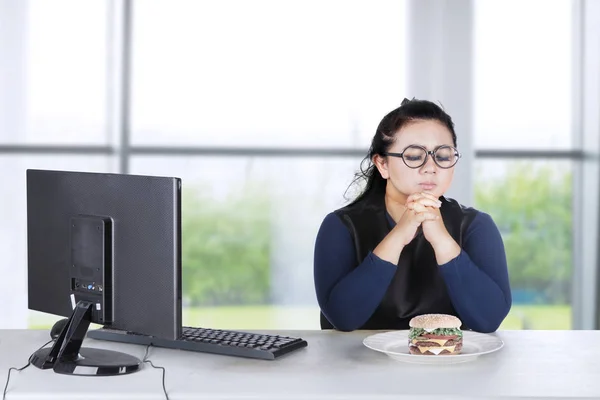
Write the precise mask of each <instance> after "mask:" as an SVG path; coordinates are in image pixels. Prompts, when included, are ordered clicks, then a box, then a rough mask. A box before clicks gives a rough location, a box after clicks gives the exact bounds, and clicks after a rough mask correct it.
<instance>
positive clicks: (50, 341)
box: [2, 339, 54, 400]
mask: <svg viewBox="0 0 600 400" xmlns="http://www.w3.org/2000/svg"><path fill="white" fill-rule="evenodd" d="M53 341H54V339H51V340H49V341H47V342H46V343H44V344H43V345H42V347H40V348H39V349H37V350H36V351H35V352H38V351H40V350H41V349H43V348H44V347H46V346H47V345H48V343H52V342H53ZM29 359H30V360H31V357H29ZM30 365H31V361H27V365H25V366H24V367H21V368H16V367H10V368H9V369H8V376H7V377H6V385H5V386H4V393H3V394H2V400H6V389H8V382H10V371H12V370H15V371H17V372H21V371H23V370H24V369H25V368H27V367H29V366H30Z"/></svg>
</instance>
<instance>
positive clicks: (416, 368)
mask: <svg viewBox="0 0 600 400" xmlns="http://www.w3.org/2000/svg"><path fill="white" fill-rule="evenodd" d="M270 333H273V332H270ZM282 333H284V334H287V335H293V336H299V337H302V338H305V339H306V340H307V341H308V347H307V348H305V349H302V350H300V351H297V352H295V353H292V354H290V355H287V356H284V357H283V358H281V359H279V360H275V361H262V360H251V359H244V358H236V357H227V356H218V355H211V354H204V353H194V352H184V351H179V350H167V349H157V348H151V349H150V359H151V360H152V361H153V362H154V363H155V365H159V366H164V367H166V369H167V375H166V388H167V392H168V393H169V397H170V398H171V399H217V400H225V399H245V400H247V399H257V400H258V399H266V400H271V399H311V400H313V399H336V400H338V399H353V400H354V399H392V398H393V399H409V398H410V399H415V398H418V399H434V398H435V399H454V398H459V397H460V398H465V397H472V398H511V399H514V398H529V399H530V398H553V399H555V398H570V399H574V398H594V399H600V331H522V332H521V331H504V332H498V333H497V334H498V335H499V336H500V337H501V338H502V339H503V340H504V342H505V346H504V348H503V349H502V350H500V351H499V352H496V353H492V354H489V355H485V356H482V357H480V358H479V359H477V360H475V361H473V362H469V363H464V364H455V365H445V366H443V365H414V364H406V363H402V362H399V361H396V360H393V359H391V358H389V357H388V356H386V355H385V354H382V353H378V352H375V351H373V350H370V349H368V348H366V347H364V346H363V344H362V339H363V338H364V337H366V336H368V335H370V334H372V333H374V332H367V331H362V332H352V333H342V332H334V331H285V332H282ZM47 340H49V335H48V331H35V330H30V331H27V330H0V377H2V378H1V379H0V384H1V389H3V388H4V384H5V382H6V372H7V370H8V368H9V367H10V366H15V367H21V366H23V365H25V364H26V363H27V359H28V357H29V355H30V354H31V353H32V352H33V351H35V350H36V349H37V348H38V347H39V346H41V345H42V344H43V343H44V342H46V341H47ZM84 345H85V346H88V347H98V348H107V349H113V350H118V351H123V352H126V353H129V354H132V355H135V356H138V357H139V358H140V359H141V358H142V356H143V355H144V350H145V347H143V346H137V345H129V344H122V343H110V342H102V341H96V340H91V339H86V341H85V342H84ZM162 398H164V394H163V391H162V386H161V371H160V370H156V369H153V368H151V367H150V366H149V365H148V364H145V365H144V369H143V370H142V371H140V372H137V373H134V374H130V375H124V376H117V377H77V376H65V375H59V374H55V373H54V372H53V371H52V370H39V369H37V368H35V367H32V366H30V367H29V368H27V369H26V370H24V371H22V372H14V371H13V372H12V374H11V379H10V385H9V387H8V392H7V399H61V400H69V399H109V400H116V399H162Z"/></svg>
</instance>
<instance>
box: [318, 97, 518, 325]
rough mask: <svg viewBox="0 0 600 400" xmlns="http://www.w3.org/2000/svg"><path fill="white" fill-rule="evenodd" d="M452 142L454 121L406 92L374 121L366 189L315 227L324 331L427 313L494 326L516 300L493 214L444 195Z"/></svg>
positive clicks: (453, 156) (453, 158)
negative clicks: (400, 100) (408, 95)
mask: <svg viewBox="0 0 600 400" xmlns="http://www.w3.org/2000/svg"><path fill="white" fill-rule="evenodd" d="M456 146H457V144H456V134H455V132H454V123H453V122H452V119H451V118H450V116H449V115H448V114H446V113H445V112H444V111H443V110H442V109H441V108H440V107H439V106H437V105H436V104H434V103H432V102H429V101H423V100H414V99H413V100H406V99H405V100H404V101H403V102H402V105H401V106H400V107H399V108H397V109H395V110H394V111H392V112H390V113H389V114H388V115H386V116H385V117H384V118H383V120H382V121H381V122H380V124H379V126H378V128H377V132H376V133H375V136H374V137H373V141H372V143H371V148H370V150H369V154H368V155H367V157H366V158H365V161H367V162H368V163H369V168H368V169H366V171H364V172H363V173H362V174H359V175H358V178H361V177H362V178H364V179H366V185H365V189H364V191H363V192H362V193H361V194H360V195H359V196H358V197H357V198H356V199H355V200H354V201H353V202H352V203H351V204H349V205H348V206H346V207H343V208H341V209H339V210H336V211H334V212H332V213H330V214H329V215H327V216H326V217H325V219H324V221H323V223H322V225H321V228H320V229H319V233H318V235H317V239H316V244H315V260H314V279H315V289H316V294H317V300H318V302H319V306H320V307H321V327H322V328H323V329H327V328H336V329H338V330H341V331H352V330H355V329H408V328H409V326H408V322H409V321H410V319H411V318H412V317H414V316H416V315H420V314H428V313H443V314H451V315H455V316H457V317H458V318H460V319H461V321H462V322H463V329H472V330H475V331H479V332H493V331H495V330H496V329H498V326H499V325H500V323H501V322H502V321H503V320H504V318H505V317H506V315H507V314H508V311H509V310H510V307H511V303H512V298H511V292H510V286H509V281H508V271H507V266H506V255H505V253H504V245H503V242H502V238H501V236H500V233H499V231H498V229H497V227H496V225H495V224H494V222H493V220H492V219H491V217H490V216H489V215H487V214H485V213H483V212H480V211H477V210H475V209H473V208H467V207H464V206H461V205H460V204H458V203H457V202H456V201H455V200H452V199H449V198H445V197H444V193H445V192H446V190H447V189H448V188H449V187H450V184H451V183H452V178H453V175H454V166H455V165H456V163H457V162H458V159H459V158H460V154H459V153H458V151H457V150H456Z"/></svg>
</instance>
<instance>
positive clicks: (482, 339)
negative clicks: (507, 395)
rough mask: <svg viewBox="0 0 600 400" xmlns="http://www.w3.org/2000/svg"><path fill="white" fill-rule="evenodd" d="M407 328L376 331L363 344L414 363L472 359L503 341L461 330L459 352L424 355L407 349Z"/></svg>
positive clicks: (500, 344)
mask: <svg viewBox="0 0 600 400" xmlns="http://www.w3.org/2000/svg"><path fill="white" fill-rule="evenodd" d="M408 332H409V331H408V330H403V331H392V332H385V333H377V334H375V335H371V336H368V337H366V338H365V339H364V340H363V344H364V345H365V346H367V347H368V348H370V349H372V350H375V351H380V352H382V353H385V354H387V355H388V356H390V357H392V358H394V359H396V360H399V361H404V362H408V363H414V364H456V363H462V362H467V361H473V360H475V359H476V358H477V357H479V356H481V355H483V354H488V353H492V352H494V351H498V350H500V349H501V348H502V346H504V342H503V341H502V340H500V339H499V338H498V337H497V336H494V335H492V334H484V333H478V332H472V331H464V332H463V348H462V350H461V352H460V354H452V355H441V356H425V355H417V354H410V353H409V351H408Z"/></svg>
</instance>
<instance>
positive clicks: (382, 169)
mask: <svg viewBox="0 0 600 400" xmlns="http://www.w3.org/2000/svg"><path fill="white" fill-rule="evenodd" d="M373 164H374V165H375V167H376V168H377V170H379V173H380V174H381V177H382V178H383V179H388V178H389V177H390V174H389V172H388V163H387V159H386V158H385V157H383V156H380V155H379V154H375V155H374V156H373Z"/></svg>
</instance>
